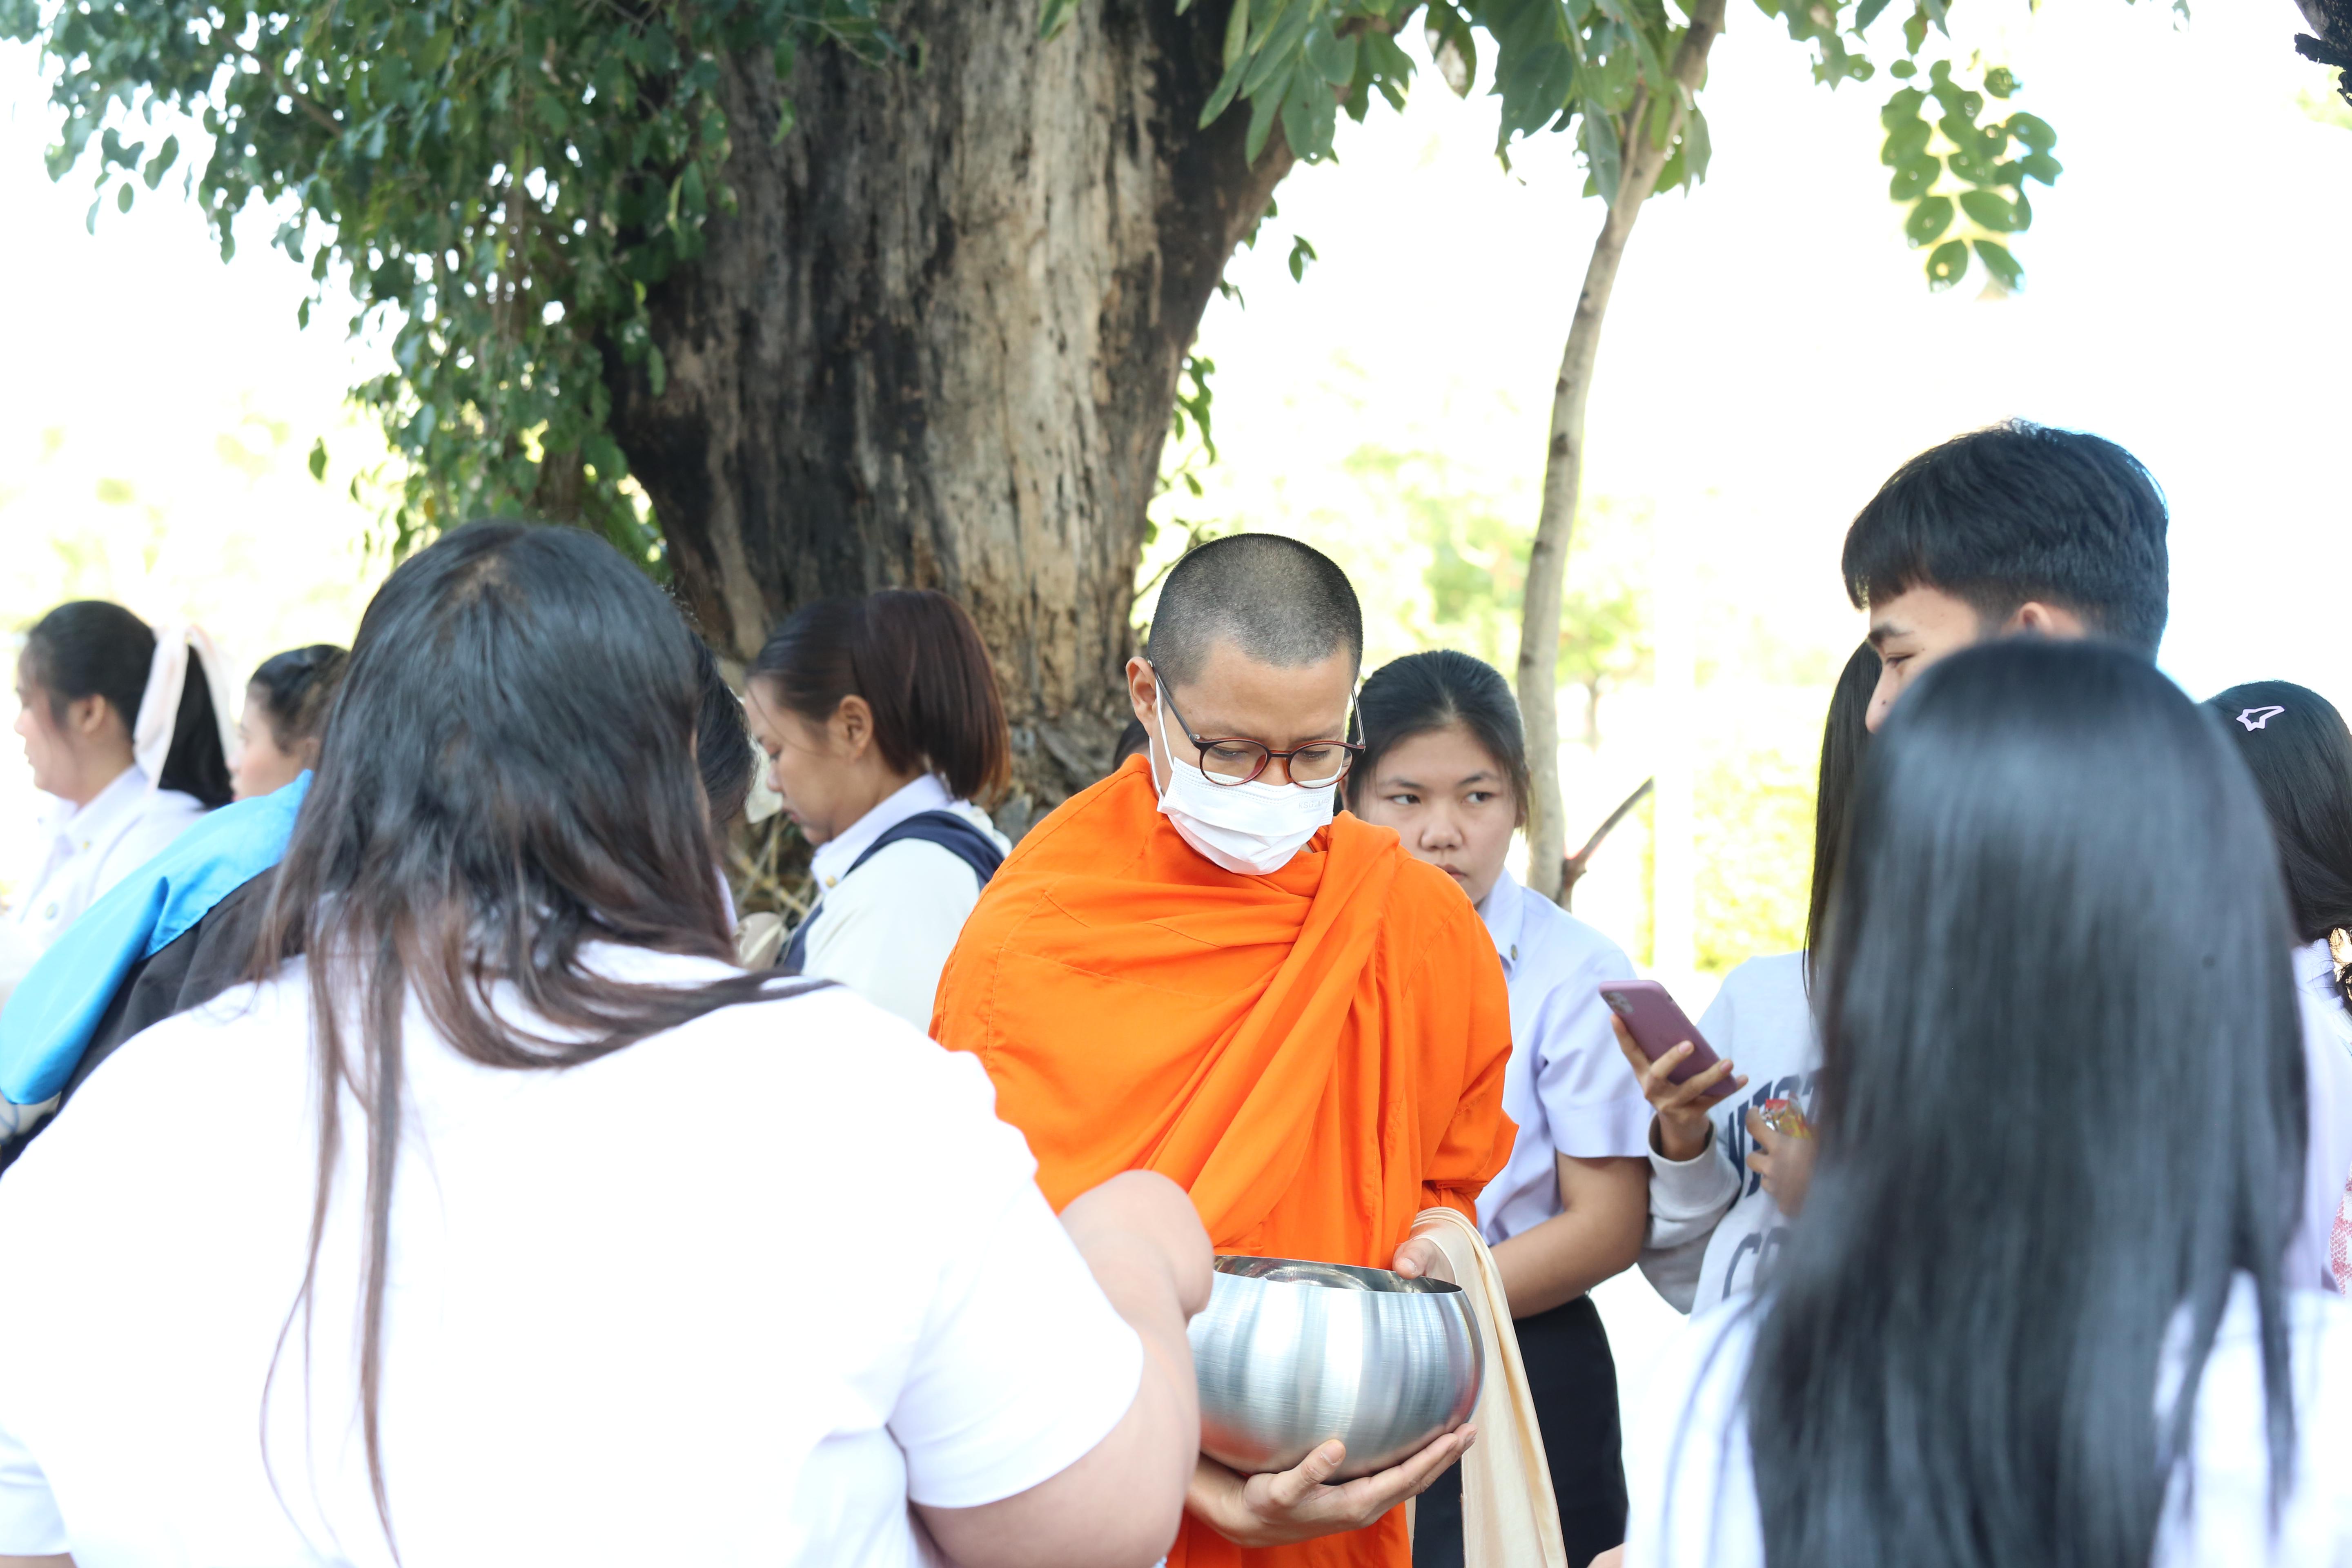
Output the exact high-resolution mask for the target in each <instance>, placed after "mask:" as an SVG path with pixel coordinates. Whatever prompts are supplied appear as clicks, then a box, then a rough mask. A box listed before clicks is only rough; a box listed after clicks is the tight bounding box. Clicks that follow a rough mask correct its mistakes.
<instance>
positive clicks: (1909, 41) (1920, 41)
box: [1903, 7, 1927, 56]
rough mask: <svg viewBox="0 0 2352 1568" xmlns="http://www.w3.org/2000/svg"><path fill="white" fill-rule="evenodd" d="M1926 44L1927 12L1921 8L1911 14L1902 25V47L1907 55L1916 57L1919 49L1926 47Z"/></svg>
mask: <svg viewBox="0 0 2352 1568" xmlns="http://www.w3.org/2000/svg"><path fill="white" fill-rule="evenodd" d="M1926 45H1927V10H1926V9H1925V8H1924V7H1922V8H1921V9H1919V10H1916V11H1914V12H1912V13H1911V16H1910V18H1909V19H1908V20H1907V21H1906V22H1905V23H1904V24H1903V47H1904V48H1905V50H1906V51H1907V52H1908V53H1910V54H1912V55H1915V56H1916V54H1918V52H1919V51H1920V49H1921V48H1923V47H1926Z"/></svg>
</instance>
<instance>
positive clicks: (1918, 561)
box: [1843, 419, 2169, 731]
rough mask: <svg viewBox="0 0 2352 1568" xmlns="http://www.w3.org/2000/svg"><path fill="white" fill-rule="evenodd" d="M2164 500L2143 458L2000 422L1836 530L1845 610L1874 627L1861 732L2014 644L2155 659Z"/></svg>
mask: <svg viewBox="0 0 2352 1568" xmlns="http://www.w3.org/2000/svg"><path fill="white" fill-rule="evenodd" d="M2167 521H2168V519H2167V516H2166V512H2165V504H2164V493H2163V491H2161V490H2160V489H2158V488H2157V484H2156V481H2155V480H2154V479H2151V478H2150V477H2149V476H2148V472H2147V468H2143V467H2141V465H2140V462H2139V459H2138V458H2135V457H2133V456H2132V455H2131V454H2130V453H2129V452H2126V451H2125V450H2124V449H2123V448H2122V447H2118V446H2116V444H2115V443H2114V442H2113V441H2109V440H2105V439H2104V438H2103V437H2097V436H2091V435H2085V434H2084V433H2083V432H2081V431H2077V430H2054V429H2052V428H2050V427H2049V426H2043V425H2033V424H2029V423H2027V422H2026V421H2024V420H2021V419H2016V420H2011V421H2010V422H2009V423H2007V424H2004V425H1995V426H1991V427H1990V428H1989V429H1984V430H1971V431H1969V433H1968V434H1967V435H1965V436H1956V437H1953V438H1952V439H1950V440H1948V441H1946V442H1945V443H1943V444H1942V445H1941V446H1938V447H1929V448H1928V449H1927V451H1925V452H1922V453H1920V454H1919V455H1918V456H1917V457H1916V458H1912V459H1911V460H1910V461H1909V462H1907V463H1906V464H1904V465H1903V466H1902V467H1901V468H1897V469H1896V470H1895V475H1894V477H1893V478H1892V479H1888V480H1887V481H1886V483H1885V484H1884V485H1882V486H1880V487H1879V490H1878V493H1877V494H1876V495H1875V496H1873V497H1872V498H1871V500H1870V504H1869V505H1867V506H1865V507H1864V508H1863V509H1862V511H1861V512H1860V514H1859V515H1857V516H1856V517H1855V518H1854V520H1853V527H1852V528H1850V529H1848V530H1847V531H1846V536H1845V553H1844V558H1843V570H1844V574H1845V585H1846V593H1847V595H1849V596H1850V597H1851V598H1852V599H1853V603H1854V606H1855V608H1857V609H1867V610H1868V611H1869V612H1870V643H1871V646H1872V647H1874V648H1876V649H1877V650H1878V657H1879V659H1880V661H1881V668H1880V674H1879V680H1878V689H1877V691H1876V693H1875V694H1874V695H1873V697H1872V699H1871V703H1870V717H1869V723H1870V728H1871V729H1872V730H1873V731H1875V730H1876V729H1877V728H1878V727H1879V725H1880V724H1881V723H1883V722H1884V721H1885V718H1886V711H1887V710H1888V709H1889V708H1891V707H1892V706H1894V703H1895V699H1896V698H1897V697H1900V696H1901V695H1902V694H1903V690H1904V688H1905V687H1906V686H1908V685H1909V684H1910V682H1911V681H1912V680H1913V679H1916V677H1917V675H1918V673H1919V672H1920V671H1921V670H1923V669H1925V668H1927V667H1928V666H1929V665H1931V664H1933V663H1935V662H1936V660H1937V659H1939V658H1943V657H1944V656H1945V655H1946V654H1948V653H1951V652H1954V651H1956V650H1958V649H1959V648H1963V647H1968V646H1969V645H1970V644H1972V643H1976V642H1980V641H1982V640H1983V639H1984V638H1986V637H1999V636H2002V635H2004V634H2007V633H2011V632H2032V633H2035V634H2038V635H2040V636H2043V637H2102V638H2105V640H2107V641H2109V642H2113V643H2116V644H2118V645H2120V646H2121V647H2126V648H2129V649H2131V650H2132V651H2133V652H2135V653H2137V654H2139V655H2141V656H2142V657H2144V658H2148V659H2151V660H2152V659H2154V658H2156V647H2157V644H2158V641H2159V640H2161V639H2162V637H2163V636H2164V622H2165V616H2166V609H2167V604H2168V598H2169V585H2168V571H2169V568H2168V560H2167V556H2166V551H2165V528H2166V525H2167Z"/></svg>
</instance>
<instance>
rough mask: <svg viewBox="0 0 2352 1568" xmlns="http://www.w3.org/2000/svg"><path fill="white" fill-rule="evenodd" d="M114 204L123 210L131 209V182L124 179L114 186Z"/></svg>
mask: <svg viewBox="0 0 2352 1568" xmlns="http://www.w3.org/2000/svg"><path fill="white" fill-rule="evenodd" d="M114 205H115V206H116V207H117V208H118V209H120V210H121V211H123V212H129V211H130V210H131V182H130V181H128V180H124V181H123V182H121V184H118V185H116V186H115V187H114Z"/></svg>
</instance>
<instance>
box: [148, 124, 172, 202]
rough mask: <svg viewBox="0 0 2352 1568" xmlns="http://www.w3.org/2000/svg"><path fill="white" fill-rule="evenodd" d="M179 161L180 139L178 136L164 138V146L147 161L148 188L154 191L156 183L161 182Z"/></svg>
mask: <svg viewBox="0 0 2352 1568" xmlns="http://www.w3.org/2000/svg"><path fill="white" fill-rule="evenodd" d="M179 161H180V139H179V138H178V137H177V136H166V137H164V138H163V146H162V147H160V148H158V149H157V150H156V153H155V155H154V156H153V157H152V158H150V159H149V160H148V161H147V174H146V179H147V188H148V189H149V190H151V191H152V190H153V189H154V188H155V184H156V182H157V181H159V180H161V179H162V178H163V175H164V174H165V173H166V172H167V171H169V170H170V168H171V167H172V165H173V164H174V163H178V162H179Z"/></svg>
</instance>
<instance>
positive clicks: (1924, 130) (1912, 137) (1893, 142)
mask: <svg viewBox="0 0 2352 1568" xmlns="http://www.w3.org/2000/svg"><path fill="white" fill-rule="evenodd" d="M1933 134H1934V132H1931V131H1930V130H1929V129H1928V127H1927V121H1924V120H1905V121H1897V122H1896V123H1895V128H1894V129H1893V130H1892V131H1889V132H1887V133H1886V144H1885V146H1883V147H1881V148H1880V149H1879V153H1878V161H1879V162H1880V163H1884V164H1885V165H1886V166H1887V167H1888V168H1890V169H1899V168H1901V167H1902V166H1903V165H1904V164H1906V163H1914V162H1916V160H1917V159H1918V157H1919V155H1920V154H1921V153H1925V152H1926V151H1927V139H1928V137H1929V136H1931V135H1933Z"/></svg>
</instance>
